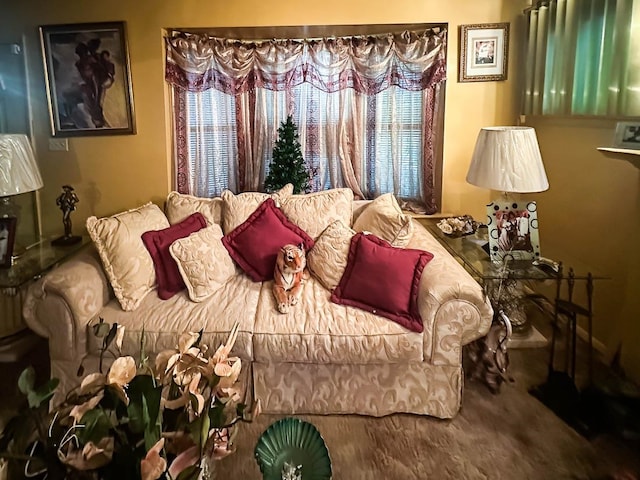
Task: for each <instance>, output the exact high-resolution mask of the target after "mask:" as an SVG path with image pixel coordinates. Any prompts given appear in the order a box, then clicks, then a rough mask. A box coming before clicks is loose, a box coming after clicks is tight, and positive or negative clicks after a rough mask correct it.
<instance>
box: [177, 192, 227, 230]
mask: <svg viewBox="0 0 640 480" xmlns="http://www.w3.org/2000/svg"><path fill="white" fill-rule="evenodd" d="M195 212H200V213H201V214H202V215H203V216H204V218H205V219H206V220H207V224H209V225H211V224H213V223H217V224H218V225H222V199H221V198H220V197H215V198H201V197H194V196H193V195H186V194H183V193H178V192H171V193H169V195H168V196H167V202H166V205H165V213H166V214H167V220H169V223H170V224H171V225H175V224H176V223H179V222H181V221H182V220H184V219H185V218H187V217H188V216H189V215H191V214H192V213H195Z"/></svg>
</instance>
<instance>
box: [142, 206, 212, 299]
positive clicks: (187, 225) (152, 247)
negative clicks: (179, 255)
mask: <svg viewBox="0 0 640 480" xmlns="http://www.w3.org/2000/svg"><path fill="white" fill-rule="evenodd" d="M206 226H207V221H206V220H205V218H204V217H203V216H202V214H201V213H199V212H196V213H194V214H192V215H190V216H188V217H187V218H185V219H184V220H183V221H181V222H180V223H176V224H175V225H172V226H170V227H169V228H165V229H163V230H151V231H149V232H145V233H143V234H142V241H143V243H144V245H145V247H147V250H149V253H150V254H151V258H152V259H153V266H154V268H155V271H156V282H157V283H158V296H159V297H160V298H161V299H162V300H167V299H169V298H171V297H173V296H174V295H175V294H176V293H178V292H180V291H181V290H184V289H185V288H187V287H186V286H185V284H184V280H182V276H181V275H180V270H179V269H178V264H177V263H176V261H175V260H174V259H173V257H172V256H171V253H170V252H169V247H170V246H171V244H172V243H173V242H175V241H176V240H178V239H179V238H184V237H188V236H189V235H191V234H192V233H194V232H197V231H198V230H200V229H202V228H204V227H206Z"/></svg>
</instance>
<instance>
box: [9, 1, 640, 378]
mask: <svg viewBox="0 0 640 480" xmlns="http://www.w3.org/2000/svg"><path fill="white" fill-rule="evenodd" d="M527 3H529V2H527V1H526V0H516V1H514V0H502V1H496V0H455V1H453V0H450V1H442V0H396V1H394V2H389V1H388V0H366V1H364V0H352V1H349V2H345V1H344V0H327V1H325V2H307V3H305V4H304V6H303V5H302V4H301V3H300V1H299V0H296V1H293V0H282V1H267V0H246V1H244V2H228V1H227V2H221V1H216V0H206V1H205V0H182V1H180V2H166V1H165V2H160V1H151V0H139V1H131V0H112V1H109V2H97V3H93V4H91V5H88V4H87V3H86V2H85V1H78V0H67V1H64V2H62V1H60V0H58V1H52V0H22V1H20V2H12V4H11V5H12V6H11V9H10V10H9V11H7V10H6V9H5V10H4V11H3V13H2V18H0V41H16V40H19V39H20V38H21V36H22V35H23V34H24V35H25V39H26V49H27V55H28V56H29V60H28V66H29V70H30V77H29V81H30V94H31V101H32V105H33V107H32V116H33V127H34V132H35V138H36V144H37V145H36V146H37V153H38V161H39V164H40V167H41V169H42V173H43V177H44V181H45V188H44V189H43V191H42V203H43V216H44V219H43V220H44V221H43V223H44V231H45V234H49V235H55V234H60V233H61V230H62V226H61V221H60V220H61V218H60V217H61V215H60V211H59V210H58V209H57V207H56V206H55V198H56V197H57V195H58V194H59V192H60V186H61V185H63V184H66V183H69V184H72V185H74V187H75V188H76V190H77V193H78V196H79V197H80V203H79V204H78V206H77V211H76V212H75V213H74V214H73V219H74V224H75V229H76V230H78V229H79V228H80V226H81V224H83V223H84V220H85V219H86V217H87V216H89V215H98V216H102V215H108V214H112V213H115V212H118V211H121V210H124V209H127V208H132V207H135V206H138V205H140V204H142V203H144V202H147V201H149V200H151V201H154V202H156V203H158V204H161V203H162V201H163V199H164V197H165V196H166V194H167V192H168V191H169V190H170V189H171V171H172V165H171V148H170V143H171V138H170V135H169V122H168V120H167V118H168V117H167V112H168V105H167V97H166V86H165V83H164V80H163V43H162V29H163V28H167V27H224V26H270V25H275V26H277V25H332V24H333V25H340V24H383V23H422V22H448V23H449V28H450V32H449V57H448V76H449V81H448V84H447V92H446V114H445V145H444V157H445V159H444V162H445V163H444V175H443V178H444V180H443V183H444V185H443V196H444V198H443V211H445V212H451V213H470V214H472V215H473V216H475V217H476V218H478V219H483V218H484V215H485V208H484V205H485V204H486V203H487V202H488V200H489V199H490V197H491V193H490V192H487V191H485V190H483V189H480V188H476V187H473V186H471V185H469V184H467V183H466V182H465V175H466V171H467V168H468V165H469V160H470V157H471V153H472V151H473V146H474V143H475V138H476V135H477V132H478V130H479V129H480V128H481V127H483V126H489V125H500V124H507V125H509V124H515V123H516V119H517V113H518V104H519V102H518V79H519V73H518V69H517V68H516V67H517V65H516V63H517V61H518V59H520V58H521V56H522V55H521V49H522V42H521V32H522V29H523V23H522V22H523V21H522V17H521V15H520V12H521V11H522V9H523V8H524V7H525V6H526V4H527ZM114 20H116V21H117V20H125V21H126V22H127V31H128V41H129V49H130V55H131V73H132V77H133V90H134V102H135V116H136V121H137V134H136V135H129V136H113V137H87V138H71V139H69V152H50V151H48V138H49V127H48V125H49V124H48V113H47V106H46V95H45V85H44V72H43V66H42V60H41V56H40V55H41V54H40V46H39V40H38V34H37V26H39V25H43V24H62V23H79V22H99V21H114ZM488 22H511V28H512V32H511V44H510V65H509V78H508V80H507V81H504V82H480V83H458V82H457V80H456V78H457V70H458V69H457V61H458V58H457V51H458V26H459V25H460V24H470V23H488ZM532 124H533V123H532ZM533 125H534V126H535V127H537V128H538V129H539V131H538V134H539V137H540V143H541V149H542V153H543V158H544V159H545V164H546V166H547V171H548V174H549V180H550V183H551V189H550V190H549V191H548V192H545V193H542V194H539V195H536V196H535V198H536V199H537V200H539V202H540V209H539V215H540V220H541V242H542V252H543V254H546V255H553V252H554V251H561V250H563V249H567V248H568V249H570V250H574V251H575V253H576V254H579V255H583V256H585V258H587V259H588V260H589V261H590V262H592V263H593V265H595V267H596V268H598V269H600V270H602V271H604V272H606V273H608V274H609V275H611V276H612V277H613V280H611V281H609V282H606V283H605V282H600V283H599V284H598V285H597V286H596V297H597V302H596V312H597V314H598V318H597V325H596V334H597V336H598V338H599V339H600V340H602V341H603V342H605V343H606V344H607V345H609V346H610V347H612V348H613V347H615V345H616V343H617V342H618V341H619V340H620V339H622V338H624V340H625V342H624V345H625V359H626V360H627V361H626V365H627V366H629V369H630V370H631V371H633V372H634V373H635V374H636V378H640V371H638V370H639V369H638V364H639V363H640V361H639V355H640V348H639V347H636V345H638V344H640V321H638V320H640V319H638V312H639V311H640V305H639V304H638V302H639V301H638V300H637V297H638V293H639V292H638V288H637V285H638V284H639V282H640V278H639V276H640V275H639V274H638V268H637V267H638V263H639V262H638V253H637V250H638V247H635V248H634V247H633V245H634V244H637V243H638V240H637V239H638V234H639V233H640V232H639V227H638V221H639V220H638V219H639V218H640V215H639V211H640V208H639V205H638V203H639V199H638V172H639V171H640V170H638V168H637V167H636V166H633V165H632V164H630V163H628V162H626V161H623V160H619V159H609V158H606V157H604V156H603V155H602V154H600V153H598V152H597V151H596V150H595V147H596V146H597V145H603V144H607V143H609V140H610V136H611V132H612V128H613V122H609V123H606V124H604V125H602V124H596V125H594V124H590V123H589V122H587V123H583V124H579V125H576V124H574V123H571V122H568V123H565V124H562V123H558V122H555V123H554V122H550V121H545V122H538V123H535V124H533Z"/></svg>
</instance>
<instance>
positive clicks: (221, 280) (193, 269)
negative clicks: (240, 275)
mask: <svg viewBox="0 0 640 480" xmlns="http://www.w3.org/2000/svg"><path fill="white" fill-rule="evenodd" d="M221 239H222V228H221V227H220V225H217V224H214V225H211V226H209V227H206V228H203V229H202V230H199V231H197V232H195V233H192V234H191V235H189V236H188V237H185V238H181V239H179V240H176V241H175V242H173V243H172V244H171V246H170V247H169V252H171V256H172V257H173V259H174V260H175V261H176V263H177V264H178V269H179V270H180V275H182V279H183V280H184V283H185V285H186V286H187V291H188V292H189V298H190V299H191V300H193V301H194V302H202V301H203V300H205V299H207V298H209V297H210V296H211V295H213V294H214V293H215V292H216V290H218V289H219V288H220V287H222V286H223V285H224V284H225V283H226V282H227V280H229V278H231V277H232V276H233V275H234V274H235V273H236V267H235V264H234V263H233V260H232V259H231V257H230V256H229V252H227V249H226V248H224V245H223V244H222V242H221Z"/></svg>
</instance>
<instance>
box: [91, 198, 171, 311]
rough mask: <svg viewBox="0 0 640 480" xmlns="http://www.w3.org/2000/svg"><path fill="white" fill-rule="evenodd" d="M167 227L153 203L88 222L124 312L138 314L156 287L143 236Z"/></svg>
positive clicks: (166, 222) (164, 219) (154, 275)
mask: <svg viewBox="0 0 640 480" xmlns="http://www.w3.org/2000/svg"><path fill="white" fill-rule="evenodd" d="M168 226H169V222H168V221H167V217H165V216H164V213H162V210H160V208H158V206H157V205H154V204H153V203H147V204H145V205H143V206H141V207H139V208H134V209H132V210H128V211H126V212H122V213H118V214H116V215H113V216H111V217H105V218H96V217H94V216H92V217H89V218H87V231H88V232H89V236H90V237H91V239H92V240H93V243H94V244H95V246H96V250H98V254H99V255H100V259H101V260H102V265H103V266H104V270H105V272H106V274H107V278H108V279H109V282H110V283H111V287H112V288H113V292H114V293H115V295H116V298H117V299H118V302H120V306H121V307H122V309H123V310H126V311H132V310H135V309H136V308H137V307H138V305H140V302H141V301H142V299H143V298H144V297H145V296H146V295H147V293H149V292H150V291H151V290H153V287H154V285H155V283H156V274H155V271H154V268H153V261H152V260H151V256H150V255H149V252H148V251H147V249H146V248H145V246H144V243H142V234H143V233H144V232H147V231H149V230H160V229H162V228H166V227H168Z"/></svg>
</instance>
